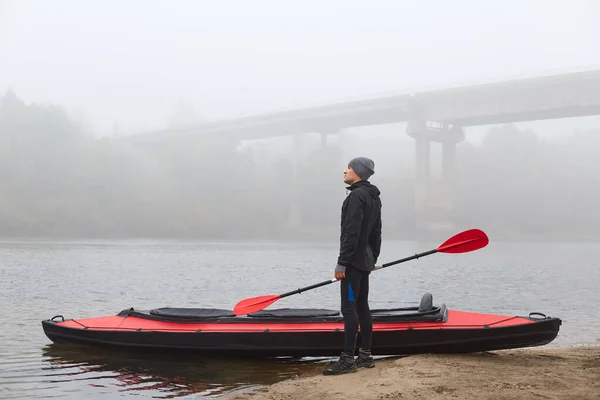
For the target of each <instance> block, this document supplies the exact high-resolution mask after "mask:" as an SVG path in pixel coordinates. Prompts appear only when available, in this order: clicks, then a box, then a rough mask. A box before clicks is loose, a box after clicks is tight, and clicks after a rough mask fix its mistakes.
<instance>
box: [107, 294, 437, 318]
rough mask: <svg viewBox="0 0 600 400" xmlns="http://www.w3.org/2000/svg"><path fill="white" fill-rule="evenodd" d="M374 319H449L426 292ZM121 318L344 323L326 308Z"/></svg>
mask: <svg viewBox="0 0 600 400" xmlns="http://www.w3.org/2000/svg"><path fill="white" fill-rule="evenodd" d="M371 314H372V319H373V322H377V321H381V322H446V321H447V318H448V310H447V308H446V306H445V304H442V305H441V306H438V307H434V306H433V297H432V295H431V294H430V293H425V294H424V295H423V297H422V298H421V302H420V304H419V306H418V307H405V308H392V309H373V310H371ZM118 316H120V317H128V316H133V317H138V318H143V319H149V320H154V321H164V322H184V323H185V322H188V323H198V322H224V323H225V322H226V323H232V322H234V323H237V322H249V323H255V322H281V321H285V322H340V321H343V316H342V314H341V312H340V310H333V309H324V308H279V309H273V310H261V311H257V312H254V313H251V314H247V315H242V316H236V315H235V314H234V313H233V311H232V310H227V309H221V308H173V307H162V308H156V309H151V310H136V309H134V308H128V309H125V310H123V311H121V312H120V313H119V314H118Z"/></svg>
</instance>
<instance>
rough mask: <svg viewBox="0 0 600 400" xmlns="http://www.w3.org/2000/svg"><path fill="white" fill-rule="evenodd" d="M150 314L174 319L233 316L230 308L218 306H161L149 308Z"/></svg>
mask: <svg viewBox="0 0 600 400" xmlns="http://www.w3.org/2000/svg"><path fill="white" fill-rule="evenodd" d="M149 313H150V314H151V315H155V316H157V317H165V318H176V319H193V320H199V319H210V318H222V317H233V316H234V314H233V312H232V311H231V310H224V309H220V308H172V307H162V308H155V309H153V310H150V311H149Z"/></svg>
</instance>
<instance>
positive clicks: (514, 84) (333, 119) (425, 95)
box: [123, 70, 600, 237]
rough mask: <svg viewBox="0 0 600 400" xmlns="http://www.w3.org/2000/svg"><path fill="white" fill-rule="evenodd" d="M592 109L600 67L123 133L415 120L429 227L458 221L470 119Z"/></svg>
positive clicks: (269, 130) (421, 206)
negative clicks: (433, 155) (458, 184)
mask: <svg viewBox="0 0 600 400" xmlns="http://www.w3.org/2000/svg"><path fill="white" fill-rule="evenodd" d="M590 115H600V70H593V71H586V72H576V73H568V74H560V75H552V76H541V77H537V78H528V79H520V80H513V81H506V82H498V83H489V84H481V85H473V86H465V87H456V88H451V89H443V90H431V91H422V92H417V93H407V94H401V95H394V96H386V97H379V98H373V99H366V100H360V101H351V102H343V103H337V104H330V105H325V106H319V107H310V108H303V109H295V110H288V111H281V112H274V113H269V114H263V115H257V116H251V117H244V118H235V119H229V120H223V121H216V122H211V123H205V124H201V125H197V126H190V127H188V128H184V129H167V130H159V131H153V132H146V133H140V134H135V135H130V136H127V137H124V138H123V140H125V141H127V142H128V143H130V144H132V145H137V146H152V145H157V144H158V145H159V144H160V143H161V142H164V141H168V140H172V139H176V138H181V139H183V138H186V137H187V138H190V137H198V136H197V135H208V136H213V135H218V136H224V137H227V138H231V139H234V140H253V139H262V138H269V137H277V136H287V135H299V134H303V133H320V134H321V135H322V137H323V139H324V140H323V141H324V142H325V141H326V136H327V134H330V133H338V132H340V131H341V130H343V129H345V128H352V127H363V126H370V125H381V124H390V123H399V122H408V124H407V132H406V133H407V134H408V135H410V136H411V137H413V138H414V139H415V143H416V152H417V157H416V162H417V166H416V167H417V178H418V179H417V188H416V192H415V207H416V208H415V210H416V213H417V227H416V228H417V229H416V231H417V232H421V233H423V235H425V234H426V233H427V231H430V230H438V229H444V228H447V229H450V230H452V229H453V226H452V218H451V215H452V212H451V210H452V208H453V201H452V198H453V191H454V189H453V188H454V184H453V181H454V178H455V172H454V170H455V152H456V144H457V143H459V142H461V141H462V140H464V129H465V128H466V127H469V126H477V125H490V124H500V123H510V122H521V121H535V120H544V119H558V118H569V117H583V116H590ZM431 142H441V143H442V146H443V158H444V159H443V172H442V182H441V183H440V182H438V183H437V184H436V186H435V187H432V184H431V182H430V179H429V176H430V173H429V162H430V160H429V157H430V156H429V153H430V150H429V148H430V143H431ZM292 208H293V207H292ZM440 210H446V212H444V211H441V212H440ZM292 214H293V212H292ZM432 215H437V221H435V220H431V216H432ZM444 215H445V216H444ZM423 235H421V234H418V236H423ZM438 237H439V236H438Z"/></svg>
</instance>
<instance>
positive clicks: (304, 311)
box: [248, 308, 340, 318]
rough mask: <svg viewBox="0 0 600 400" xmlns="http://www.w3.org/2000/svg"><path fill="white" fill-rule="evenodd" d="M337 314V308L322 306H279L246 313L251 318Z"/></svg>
mask: <svg viewBox="0 0 600 400" xmlns="http://www.w3.org/2000/svg"><path fill="white" fill-rule="evenodd" d="M339 315H340V311H339V310H328V309H324V308H279V309H275V310H262V311H257V312H255V313H252V314H248V316H249V317H252V318H307V317H308V318H310V317H337V316H339Z"/></svg>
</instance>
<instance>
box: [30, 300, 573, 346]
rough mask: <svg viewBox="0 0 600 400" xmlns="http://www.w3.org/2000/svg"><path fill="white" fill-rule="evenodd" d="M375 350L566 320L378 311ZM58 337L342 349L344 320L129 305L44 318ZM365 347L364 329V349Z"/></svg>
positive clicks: (328, 314) (482, 337)
mask: <svg viewBox="0 0 600 400" xmlns="http://www.w3.org/2000/svg"><path fill="white" fill-rule="evenodd" d="M371 313H372V318H373V346H372V349H371V351H372V353H373V354H374V355H407V354H418V353H471V352H481V351H490V350H502V349H514V348H522V347H533V346H542V345H545V344H548V343H550V342H552V341H553V340H554V339H555V338H556V336H557V335H558V332H559V328H560V326H561V323H562V321H561V319H559V318H555V317H549V316H546V315H545V314H542V313H539V312H532V313H529V315H528V316H511V315H499V314H484V313H478V312H468V311H459V310H453V309H448V308H447V307H446V305H445V304H441V305H439V306H434V305H433V296H432V295H431V294H430V293H425V294H424V295H423V296H422V298H421V302H420V304H419V306H415V307H405V308H389V309H374V310H371ZM42 327H43V329H44V333H45V334H46V336H47V337H48V338H49V339H50V340H51V341H52V342H54V343H58V344H77V345H87V346H100V347H120V348H132V349H133V348H138V349H146V350H147V349H154V350H168V351H173V350H183V351H186V352H197V353H206V354H223V355H234V356H251V357H280V356H291V357H306V356H316V357H318V356H328V357H329V356H336V355H339V354H340V352H341V350H342V347H343V343H344V323H343V317H342V315H341V313H340V311H339V310H330V309H322V308H314V309H311V308H279V309H273V310H261V311H257V312H254V313H252V314H248V315H241V316H236V315H234V314H233V311H231V310H227V309H219V308H170V307H163V308H156V309H150V310H147V311H144V310H136V309H134V308H129V309H124V310H123V311H121V312H119V313H118V314H116V315H109V316H104V317H95V318H83V319H65V318H64V317H63V316H62V315H56V316H54V317H52V318H50V319H48V320H43V321H42ZM359 346H360V332H359V334H358V336H357V349H358V347H359Z"/></svg>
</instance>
